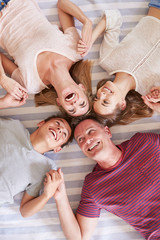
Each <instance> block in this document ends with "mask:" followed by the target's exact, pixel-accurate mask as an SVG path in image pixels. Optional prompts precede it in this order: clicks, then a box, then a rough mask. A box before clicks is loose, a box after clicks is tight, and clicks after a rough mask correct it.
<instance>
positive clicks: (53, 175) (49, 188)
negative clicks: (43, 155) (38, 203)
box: [43, 170, 62, 199]
mask: <svg viewBox="0 0 160 240" xmlns="http://www.w3.org/2000/svg"><path fill="white" fill-rule="evenodd" d="M61 183H62V177H61V175H60V174H59V172H58V171H56V170H50V171H49V172H47V173H46V178H45V180H44V192H43V194H44V195H45V196H46V197H47V199H50V198H51V197H53V195H54V194H55V192H56V191H57V189H58V188H59V186H60V185H61Z"/></svg>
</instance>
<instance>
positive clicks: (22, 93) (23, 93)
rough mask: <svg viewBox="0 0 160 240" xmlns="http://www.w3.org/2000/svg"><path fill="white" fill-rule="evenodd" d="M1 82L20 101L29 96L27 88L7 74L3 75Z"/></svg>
mask: <svg viewBox="0 0 160 240" xmlns="http://www.w3.org/2000/svg"><path fill="white" fill-rule="evenodd" d="M0 84H1V86H2V87H3V88H4V89H5V90H6V91H7V92H8V93H9V94H10V95H12V96H13V97H14V98H15V99H17V100H19V101H21V100H22V99H26V98H27V96H28V94H27V89H25V88H24V87H22V86H21V85H20V84H19V83H18V82H16V81H15V80H13V79H12V78H10V77H7V76H6V75H5V74H3V75H2V78H1V81H0Z"/></svg>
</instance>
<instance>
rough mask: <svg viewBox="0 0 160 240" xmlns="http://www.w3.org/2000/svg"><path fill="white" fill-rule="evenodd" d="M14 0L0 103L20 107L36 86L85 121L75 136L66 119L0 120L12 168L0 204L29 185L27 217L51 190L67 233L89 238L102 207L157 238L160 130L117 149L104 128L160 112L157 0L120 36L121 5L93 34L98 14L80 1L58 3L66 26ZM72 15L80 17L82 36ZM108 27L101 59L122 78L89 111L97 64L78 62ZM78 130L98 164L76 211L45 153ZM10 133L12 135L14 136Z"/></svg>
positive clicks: (4, 25) (103, 89)
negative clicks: (27, 124) (33, 125)
mask: <svg viewBox="0 0 160 240" xmlns="http://www.w3.org/2000/svg"><path fill="white" fill-rule="evenodd" d="M17 1H18V0H10V1H6V2H8V3H7V7H4V8H3V9H2V11H1V23H0V24H1V35H0V44H1V46H2V47H3V48H4V50H6V51H7V52H8V53H9V55H10V56H12V57H13V59H14V60H15V63H13V62H12V61H11V60H10V59H8V58H7V57H6V56H5V55H3V54H2V53H1V55H0V57H1V66H0V73H1V74H0V84H1V86H2V87H3V88H4V89H5V90H6V91H7V94H6V95H5V96H4V97H3V98H1V99H0V108H7V107H16V106H21V105H23V104H25V102H26V100H27V97H28V93H34V94H37V95H36V101H37V103H38V104H44V103H46V102H47V103H50V104H56V103H57V104H58V105H59V106H62V108H63V109H64V111H65V112H66V113H67V114H69V115H70V116H72V117H78V116H82V115H83V118H84V119H83V120H82V121H80V122H79V123H78V125H77V126H75V130H74V131H73V130H72V133H71V127H70V126H69V123H68V122H67V121H66V120H65V119H64V118H62V117H54V118H51V119H49V120H47V121H42V122H40V123H39V124H38V129H37V130H36V131H35V132H34V133H32V134H31V135H29V133H28V131H27V130H26V129H24V127H23V126H22V125H21V123H20V122H19V121H17V120H11V119H10V120H1V121H0V124H1V125H0V128H1V145H0V146H1V150H0V151H1V152H2V154H1V155H2V158H1V162H2V164H3V165H2V166H3V167H2V168H3V169H5V170H4V171H3V175H2V174H1V190H0V192H1V194H0V203H1V204H2V203H5V202H13V197H14V195H16V194H17V193H19V192H21V191H24V190H25V192H24V196H23V198H22V202H21V206H20V211H21V214H22V215H23V216H24V217H28V216H31V215H33V214H35V213H36V212H38V211H39V210H40V209H42V208H43V206H44V205H45V204H46V202H47V201H48V200H49V199H50V198H51V197H54V198H55V201H56V204H57V209H58V213H59V217H60V221H61V225H62V228H63V231H64V234H65V236H66V238H67V239H74V240H75V239H76V240H78V239H90V237H91V235H92V234H93V231H94V229H95V227H96V224H97V221H98V218H99V216H100V210H101V209H106V210H107V211H109V212H112V213H114V214H116V215H117V216H119V217H121V218H122V219H124V220H125V221H126V222H128V223H129V224H130V225H131V226H133V227H134V228H135V229H136V230H137V231H138V232H139V233H141V234H142V236H143V237H144V238H145V239H150V240H153V239H160V194H159V178H160V173H159V172H160V162H159V159H158V156H159V144H160V143H159V141H160V135H158V134H152V133H137V134H135V135H134V136H133V137H132V138H131V139H130V140H128V141H126V142H124V143H122V144H120V145H118V146H116V145H115V144H114V143H113V142H112V141H111V136H112V135H111V132H110V130H109V128H108V127H107V125H110V126H111V125H113V124H116V123H120V124H127V123H129V122H131V121H134V120H136V119H138V118H141V117H147V116H151V115H152V113H153V110H155V111H157V112H160V103H159V101H160V87H159V86H158V84H159V77H160V68H159V63H160V20H159V19H160V9H159V8H160V4H159V1H158V0H157V1H151V2H150V4H149V12H148V16H146V17H143V18H142V19H141V21H140V22H139V23H138V24H137V26H136V27H135V29H134V30H133V31H132V32H131V33H129V34H128V35H127V36H126V37H125V38H124V39H123V40H122V41H121V43H119V42H118V39H119V32H120V26H121V24H122V19H121V15H120V13H119V11H118V10H106V11H105V12H104V15H103V16H102V18H101V20H100V21H99V23H98V24H97V26H96V27H95V29H94V30H93V31H92V23H91V21H90V20H89V19H88V18H87V17H86V16H85V15H84V13H83V12H82V11H81V10H80V9H79V7H77V6H76V5H75V4H73V3H72V2H70V1H69V0H59V1H58V4H57V7H58V14H59V19H60V23H61V27H62V30H63V32H62V31H61V30H59V28H58V27H57V25H52V24H50V23H49V22H48V21H47V20H46V18H45V17H44V16H43V15H42V13H41V12H40V10H39V8H38V5H37V3H36V2H35V1H34V0H25V1H24V0H21V2H19V1H18V3H17ZM15 6H16V8H15ZM16 12H18V13H19V15H18V16H19V18H18V17H17V14H16ZM15 16H16V18H15ZM22 16H23V17H22ZM73 17H76V18H77V19H78V20H79V21H80V22H81V23H82V24H83V27H82V33H81V37H80V35H79V34H78V32H77V30H76V28H75V27H74V20H73ZM11 31H12V32H11ZM103 32H104V39H103V42H102V44H101V48H100V65H101V66H102V67H103V68H104V69H105V70H106V71H107V72H108V73H109V74H110V75H115V78H114V80H113V81H106V80H103V81H102V82H100V83H99V84H98V86H97V93H96V97H95V98H94V100H93V112H94V114H95V115H94V118H92V117H91V116H89V112H90V111H91V105H92V101H91V74H90V68H91V63H90V62H89V61H85V62H83V61H79V60H81V58H82V57H83V56H85V55H86V54H87V53H88V51H89V50H90V48H91V46H92V44H93V43H94V41H95V40H96V39H97V37H98V36H99V35H100V34H101V33H103ZM9 33H10V34H9ZM75 62H77V63H75ZM6 74H7V75H6ZM8 76H11V78H10V77H8ZM60 109H61V108H60ZM85 118H86V119H85ZM95 118H96V119H97V120H99V121H97V120H96V119H95ZM102 123H103V125H102ZM73 132H74V137H75V139H76V141H77V143H78V145H79V146H80V148H81V150H82V151H83V153H84V154H85V155H86V156H87V157H89V158H91V159H93V160H94V161H96V162H97V164H96V166H95V168H94V170H93V172H92V173H90V174H89V175H87V176H86V178H85V181H84V186H83V190H82V196H81V201H80V204H79V207H78V209H77V215H76V217H75V216H74V214H73V212H72V209H71V207H70V204H69V201H68V198H67V194H66V190H65V185H64V180H63V173H62V171H61V169H58V170H56V168H55V166H54V165H53V161H51V160H49V159H47V158H46V157H44V156H43V155H42V154H43V153H44V152H47V151H49V150H53V151H55V152H58V151H60V150H61V148H62V147H63V146H64V144H66V143H67V142H68V141H69V140H71V136H72V134H73ZM6 134H7V135H8V134H9V136H10V137H9V138H7V140H6ZM6 146H7V147H6ZM17 146H18V147H17ZM4 149H5V150H4ZM17 149H18V150H17ZM11 151H12V153H13V155H12V157H10V152H11ZM13 158H14V159H16V161H14V163H13V162H12V159H13ZM33 159H34V160H33ZM7 160H8V161H7ZM8 166H10V168H9V167H8ZM31 167H32V170H30V169H31ZM17 168H18V170H17ZM14 169H15V171H14ZM35 170H36V171H35ZM17 171H18V172H17ZM30 171H31V172H30ZM45 174H46V177H45V179H43V177H44V175H45ZM22 180H23V181H22ZM13 183H14V185H13ZM42 183H43V184H42ZM42 185H44V186H43V191H42V194H41V195H39V191H40V189H41V186H42Z"/></svg>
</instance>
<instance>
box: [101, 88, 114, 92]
mask: <svg viewBox="0 0 160 240" xmlns="http://www.w3.org/2000/svg"><path fill="white" fill-rule="evenodd" d="M103 89H104V90H106V91H107V92H109V93H112V91H111V90H110V89H109V88H107V87H104V88H103Z"/></svg>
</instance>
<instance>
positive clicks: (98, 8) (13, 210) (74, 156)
mask: <svg viewBox="0 0 160 240" xmlns="http://www.w3.org/2000/svg"><path fill="white" fill-rule="evenodd" d="M37 2H38V4H39V6H40V8H41V9H42V11H43V13H44V14H45V15H46V17H47V19H48V20H49V21H51V22H54V23H58V15H57V8H56V0H37ZM73 2H74V3H76V4H77V5H79V6H80V8H81V9H82V10H83V11H84V12H85V14H86V15H87V16H88V17H89V18H90V19H91V20H92V21H93V24H94V25H95V24H96V23H97V22H98V19H99V17H100V16H101V13H102V11H103V10H104V9H116V8H118V9H119V10H120V12H121V14H122V16H123V25H122V30H121V36H120V39H122V38H123V37H124V36H125V35H126V34H127V33H128V32H129V31H130V30H131V29H132V28H133V27H134V26H135V25H136V24H137V22H138V21H139V20H140V18H141V17H142V16H144V15H145V14H146V13H147V8H148V0H81V1H80V0H73ZM58 24H59V23H58ZM75 24H76V27H78V28H81V24H80V23H79V22H78V21H77V20H76V21H75ZM101 40H102V37H100V38H99V39H98V40H97V41H96V42H95V44H94V45H93V47H92V49H91V51H90V53H89V54H88V56H86V58H88V59H92V60H94V65H93V71H92V87H93V92H95V89H96V85H97V82H98V81H99V80H101V79H102V78H105V77H108V75H107V73H106V72H105V71H104V70H103V69H101V68H100V67H99V66H98V57H99V53H98V52H99V46H100V43H101ZM4 94H5V91H4V90H3V89H0V96H3V95H4ZM53 113H55V114H56V113H58V108H57V107H56V106H45V107H37V108H36V107H35V104H34V97H33V96H32V95H30V96H29V99H28V100H27V103H26V104H25V105H24V106H22V107H20V108H14V109H13V108H10V109H4V110H0V116H1V117H12V118H14V119H19V120H21V121H22V123H23V124H24V126H25V127H27V128H28V129H29V131H30V132H33V130H35V128H36V124H37V123H38V122H39V121H41V120H42V119H45V118H47V117H49V116H51V115H53ZM159 129H160V115H159V114H155V115H154V116H153V117H152V118H147V119H142V120H139V121H136V122H134V123H132V124H130V125H127V126H114V127H112V128H111V131H112V135H113V138H112V139H113V141H114V142H115V143H116V144H119V143H121V142H122V141H125V140H126V139H129V138H130V137H131V136H133V135H134V134H135V133H136V132H137V131H143V132H159ZM6 137H7V136H6ZM47 156H49V157H50V158H52V159H53V160H54V161H55V163H56V164H57V166H58V167H61V168H62V171H63V172H64V178H65V182H66V187H67V193H68V196H69V200H70V203H71V207H72V209H73V210H74V211H75V210H76V209H77V207H78V203H79V201H80V193H81V190H82V185H83V180H84V178H85V176H86V175H87V174H88V173H89V172H91V171H92V169H93V166H94V163H93V162H92V160H90V159H87V158H86V157H85V156H84V155H83V154H82V152H81V151H80V149H79V147H78V145H77V144H76V143H75V141H73V142H72V143H71V144H70V145H69V146H67V147H65V148H64V149H63V150H62V151H61V152H59V153H56V154H53V153H52V152H49V153H47ZM15 161H16V159H15ZM21 197H22V194H18V195H17V196H15V203H14V204H11V205H7V204H6V205H3V206H2V207H0V240H1V239H3V240H64V239H65V237H64V235H63V232H62V229H61V226H60V222H59V218H58V213H57V210H56V205H55V202H54V200H53V199H52V200H50V201H49V202H48V203H47V204H46V206H45V207H44V208H43V209H42V210H41V211H40V212H39V213H37V214H35V215H34V216H33V217H30V218H28V219H23V218H22V217H21V215H20V213H19V205H20V201H21ZM142 239H143V238H142V237H141V236H140V235H139V234H138V233H137V232H136V231H135V230H134V229H133V228H132V227H131V226H130V225H128V224H127V223H126V222H124V221H123V220H121V219H120V218H118V217H116V216H114V215H112V214H110V213H107V212H106V211H101V216H100V219H99V222H98V225H97V228H96V230H95V232H94V234H93V237H92V240H142ZM75 240H76V239H75Z"/></svg>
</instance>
